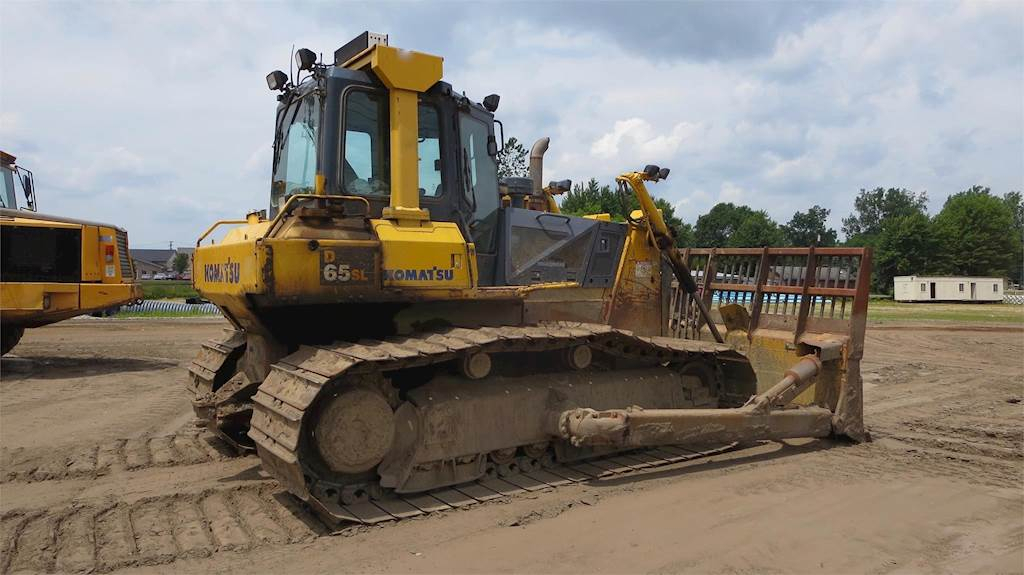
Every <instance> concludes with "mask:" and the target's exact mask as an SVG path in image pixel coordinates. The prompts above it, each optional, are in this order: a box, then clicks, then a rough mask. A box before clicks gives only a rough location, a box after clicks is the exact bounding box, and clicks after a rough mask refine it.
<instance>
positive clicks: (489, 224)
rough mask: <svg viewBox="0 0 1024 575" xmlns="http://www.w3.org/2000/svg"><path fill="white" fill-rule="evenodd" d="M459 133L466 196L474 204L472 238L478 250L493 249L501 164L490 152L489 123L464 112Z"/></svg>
mask: <svg viewBox="0 0 1024 575" xmlns="http://www.w3.org/2000/svg"><path fill="white" fill-rule="evenodd" d="M459 133H460V134H461V144H462V150H461V152H460V153H461V155H462V164H463V165H464V171H465V174H464V178H465V180H466V183H465V188H466V189H465V190H464V192H465V194H466V199H467V200H468V201H469V203H470V205H472V206H473V219H472V220H471V221H470V222H469V225H470V228H471V229H472V232H473V241H474V243H476V250H477V252H479V253H484V254H487V253H493V252H494V250H495V247H496V245H495V239H496V238H495V233H496V231H497V229H496V227H497V219H498V166H497V164H495V163H494V158H492V157H491V156H490V155H489V154H488V153H487V137H488V135H489V134H488V126H487V124H485V123H483V122H481V121H480V120H478V119H476V118H474V117H472V116H470V115H468V114H461V115H460V118H459Z"/></svg>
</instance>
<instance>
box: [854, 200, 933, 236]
mask: <svg viewBox="0 0 1024 575" xmlns="http://www.w3.org/2000/svg"><path fill="white" fill-rule="evenodd" d="M927 209H928V194H926V193H924V192H921V193H919V194H915V193H914V192H912V191H910V190H907V189H905V188H888V189H886V188H875V189H873V190H870V191H868V190H865V189H863V188H862V189H861V190H860V193H859V194H857V198H856V199H854V200H853V210H854V211H853V213H852V214H850V215H849V216H847V217H845V218H843V234H844V235H845V236H846V238H847V240H848V241H849V240H850V239H854V238H859V241H860V242H861V243H862V244H865V243H867V244H870V243H871V240H872V239H873V238H874V237H875V236H877V235H878V234H879V233H881V231H882V227H883V226H884V225H885V222H886V221H888V220H889V219H892V218H897V217H902V216H909V215H910V214H914V213H921V214H924V213H926V211H927Z"/></svg>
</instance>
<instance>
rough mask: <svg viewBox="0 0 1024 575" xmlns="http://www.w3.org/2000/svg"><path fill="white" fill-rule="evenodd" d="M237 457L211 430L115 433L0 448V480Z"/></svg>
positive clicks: (72, 476)
mask: <svg viewBox="0 0 1024 575" xmlns="http://www.w3.org/2000/svg"><path fill="white" fill-rule="evenodd" d="M233 457H237V455H236V454H235V453H234V452H233V451H232V450H231V448H230V447H228V446H227V444H225V443H223V442H222V441H220V440H218V439H217V438H215V437H214V436H212V435H211V434H208V433H205V432H200V431H182V432H179V433H176V434H173V435H161V436H155V437H135V438H131V439H115V440H111V441H106V442H103V443H101V444H99V445H84V446H78V447H70V448H63V449H56V450H54V449H46V448H16V449H8V448H2V449H0V469H3V472H2V475H0V483H7V482H29V483H31V482H36V481H50V480H59V479H80V478H84V479H89V478H96V477H100V476H102V475H107V474H112V473H120V472H125V471H137V470H140V469H146V468H149V467H173V466H177V465H193V464H197V463H208V462H211V461H223V460H226V459H231V458H233Z"/></svg>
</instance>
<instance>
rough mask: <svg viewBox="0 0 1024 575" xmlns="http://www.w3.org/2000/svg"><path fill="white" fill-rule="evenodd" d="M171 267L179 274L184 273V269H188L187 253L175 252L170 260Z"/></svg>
mask: <svg viewBox="0 0 1024 575" xmlns="http://www.w3.org/2000/svg"><path fill="white" fill-rule="evenodd" d="M171 267H172V268H174V271H176V272H178V273H179V274H181V273H185V270H187V269H188V254H186V253H184V252H178V253H177V254H175V255H174V261H172V262H171Z"/></svg>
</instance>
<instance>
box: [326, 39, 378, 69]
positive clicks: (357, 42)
mask: <svg viewBox="0 0 1024 575" xmlns="http://www.w3.org/2000/svg"><path fill="white" fill-rule="evenodd" d="M377 44H381V45H383V46H387V45H388V35H387V34H375V33H373V32H363V33H362V34H360V35H358V36H356V37H355V38H353V39H351V40H349V41H348V44H345V45H344V46H342V47H341V48H338V49H337V50H335V51H334V65H335V66H341V65H343V64H344V63H345V62H348V61H349V60H351V59H352V58H355V57H356V56H357V55H358V54H359V53H360V52H362V51H363V50H366V49H367V48H369V47H370V46H376V45H377Z"/></svg>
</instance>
